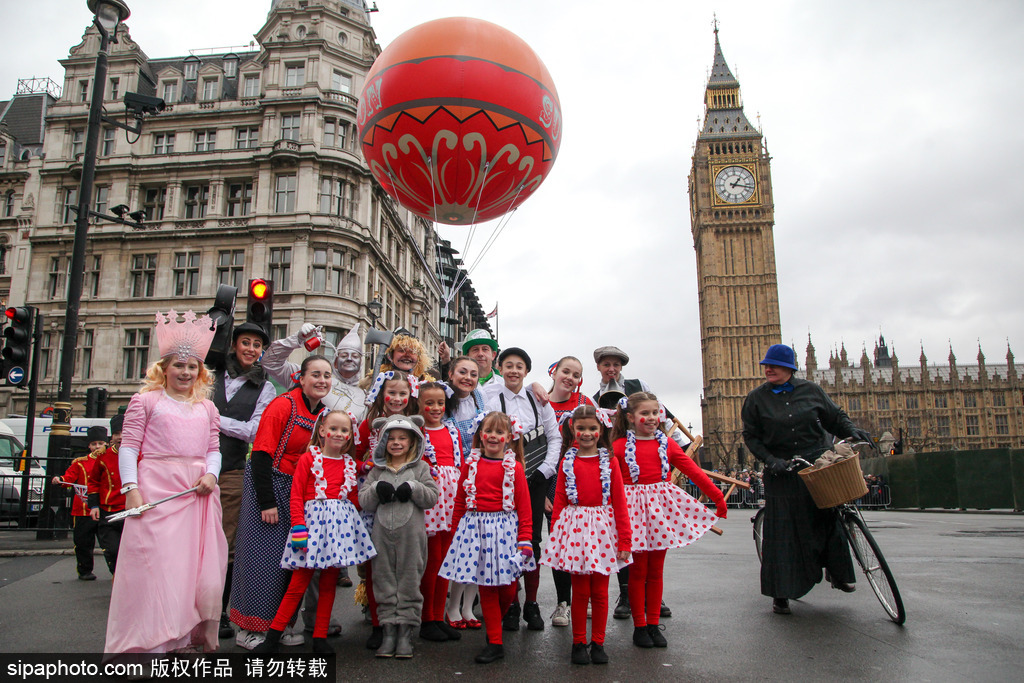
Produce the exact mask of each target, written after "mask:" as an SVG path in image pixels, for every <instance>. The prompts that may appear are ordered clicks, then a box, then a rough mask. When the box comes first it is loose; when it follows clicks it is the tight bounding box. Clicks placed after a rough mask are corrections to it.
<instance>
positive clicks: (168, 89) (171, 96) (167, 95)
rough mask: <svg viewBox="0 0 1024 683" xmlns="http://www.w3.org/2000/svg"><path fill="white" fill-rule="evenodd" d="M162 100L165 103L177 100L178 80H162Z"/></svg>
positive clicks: (172, 102)
mask: <svg viewBox="0 0 1024 683" xmlns="http://www.w3.org/2000/svg"><path fill="white" fill-rule="evenodd" d="M163 100H164V102H166V103H167V104H174V103H175V102H177V101H178V81H164V88H163Z"/></svg>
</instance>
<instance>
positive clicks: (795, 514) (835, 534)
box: [761, 472, 856, 598]
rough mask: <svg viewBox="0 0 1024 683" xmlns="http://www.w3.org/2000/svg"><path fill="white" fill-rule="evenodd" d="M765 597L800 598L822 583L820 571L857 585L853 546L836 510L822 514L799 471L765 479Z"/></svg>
mask: <svg viewBox="0 0 1024 683" xmlns="http://www.w3.org/2000/svg"><path fill="white" fill-rule="evenodd" d="M764 501H765V502H764V531H763V534H764V536H763V540H762V546H761V593H762V594H763V595H767V596H769V597H772V598H800V597H803V596H804V595H806V594H807V593H808V592H809V591H810V590H811V589H812V588H814V584H816V583H820V582H821V579H822V569H827V570H828V571H829V573H830V574H831V575H832V578H833V579H834V580H836V581H841V582H843V583H853V582H854V580H855V578H856V577H855V575H854V570H853V560H852V559H851V558H850V546H849V544H848V543H847V542H846V537H845V536H843V533H842V531H841V530H840V528H839V515H838V514H836V512H835V510H832V509H828V510H819V509H818V508H817V506H815V504H814V500H813V499H812V498H811V494H810V493H809V492H808V491H807V487H806V486H805V485H804V483H803V482H802V481H800V476H799V475H798V474H796V473H795V472H784V473H782V474H768V473H766V474H765V477H764Z"/></svg>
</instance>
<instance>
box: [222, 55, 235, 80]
mask: <svg viewBox="0 0 1024 683" xmlns="http://www.w3.org/2000/svg"><path fill="white" fill-rule="evenodd" d="M237 75H238V58H237V57H228V58H226V59H225V60H224V77H225V78H234V77H235V76H237Z"/></svg>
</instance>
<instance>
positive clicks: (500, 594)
mask: <svg viewBox="0 0 1024 683" xmlns="http://www.w3.org/2000/svg"><path fill="white" fill-rule="evenodd" d="M515 597H516V584H514V583H510V584H506V585H504V586H480V610H481V611H482V612H483V616H484V628H485V629H487V642H488V643H493V644H495V645H501V617H502V616H503V615H504V614H505V610H507V609H508V608H509V605H511V604H512V601H513V600H514V599H515ZM584 616H586V615H584Z"/></svg>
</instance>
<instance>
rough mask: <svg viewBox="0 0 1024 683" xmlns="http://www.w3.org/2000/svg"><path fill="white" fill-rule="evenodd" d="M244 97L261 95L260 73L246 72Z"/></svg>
mask: <svg viewBox="0 0 1024 683" xmlns="http://www.w3.org/2000/svg"><path fill="white" fill-rule="evenodd" d="M242 96H243V97H259V96H260V76H259V74H245V80H244V87H243V88H242Z"/></svg>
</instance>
